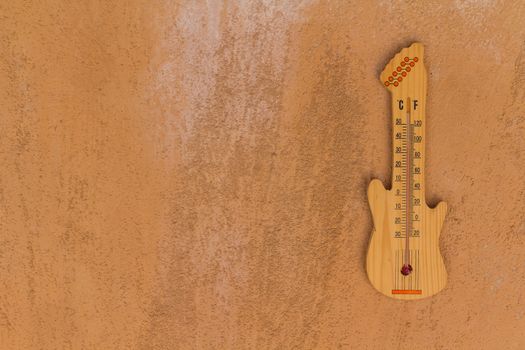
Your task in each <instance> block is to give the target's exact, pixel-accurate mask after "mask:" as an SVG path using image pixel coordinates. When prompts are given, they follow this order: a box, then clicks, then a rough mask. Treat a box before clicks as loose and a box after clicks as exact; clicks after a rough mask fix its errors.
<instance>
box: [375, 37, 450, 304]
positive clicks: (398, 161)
mask: <svg viewBox="0 0 525 350" xmlns="http://www.w3.org/2000/svg"><path fill="white" fill-rule="evenodd" d="M424 58H425V57H424V47H423V45H422V44H421V43H414V44H412V45H410V47H407V48H404V49H402V50H401V51H400V52H398V53H397V54H396V55H395V56H394V57H393V58H392V59H391V60H390V62H388V64H387V65H386V66H385V69H384V70H383V72H382V73H381V75H380V80H381V82H382V83H383V84H384V85H385V86H386V87H387V88H388V89H389V91H390V93H391V99H392V141H393V142H392V159H393V164H392V184H393V185H392V189H390V190H388V191H387V190H386V189H385V187H384V186H383V184H382V183H381V181H379V180H372V182H371V183H370V185H369V187H368V202H369V204H370V210H371V211H372V215H373V222H374V231H373V232H372V236H371V239H370V245H369V247H368V253H367V257H366V269H367V273H368V278H369V279H370V282H371V283H372V285H373V286H374V287H375V288H376V289H377V290H378V291H380V292H381V293H383V294H384V295H386V296H389V297H391V298H394V299H404V300H410V299H421V298H425V297H428V296H432V295H434V294H436V293H438V292H439V291H441V290H442V289H443V288H444V287H445V284H446V280H447V272H446V270H445V266H444V263H443V258H442V256H441V253H440V251H439V235H440V233H441V228H442V226H443V220H444V218H445V214H446V212H447V205H446V203H444V202H441V203H439V204H438V205H437V206H436V208H433V209H431V208H429V207H428V205H427V201H426V197H425V177H424V176H425V154H426V152H425V141H426V137H425V127H426V124H427V121H426V113H425V107H426V99H427V96H426V95H427V70H426V68H425V59H424ZM416 139H417V142H416V141H415V140H416ZM396 221H397V222H396ZM407 237H408V238H409V239H408V242H407ZM407 248H408V249H407ZM403 266H405V267H410V271H409V273H408V274H407V275H403V274H402V273H401V270H402V269H403Z"/></svg>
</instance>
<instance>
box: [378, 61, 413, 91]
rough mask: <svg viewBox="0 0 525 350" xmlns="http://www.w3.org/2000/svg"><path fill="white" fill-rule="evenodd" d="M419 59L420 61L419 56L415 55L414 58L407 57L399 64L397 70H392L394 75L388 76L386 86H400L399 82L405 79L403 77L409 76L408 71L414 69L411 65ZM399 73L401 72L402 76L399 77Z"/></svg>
mask: <svg viewBox="0 0 525 350" xmlns="http://www.w3.org/2000/svg"><path fill="white" fill-rule="evenodd" d="M417 61H419V59H418V58H417V57H414V58H413V59H412V60H411V59H410V58H408V57H405V58H404V59H403V61H401V63H400V64H399V66H397V68H396V70H395V71H393V72H392V75H391V76H389V77H388V80H387V81H385V86H389V85H390V84H392V85H394V86H398V85H399V83H400V82H402V81H403V77H406V76H407V72H410V71H411V70H412V68H411V67H414V66H415V64H416V62H417ZM405 66H406V67H405ZM403 67H404V68H403ZM398 74H401V77H398V76H397V75H398Z"/></svg>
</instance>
